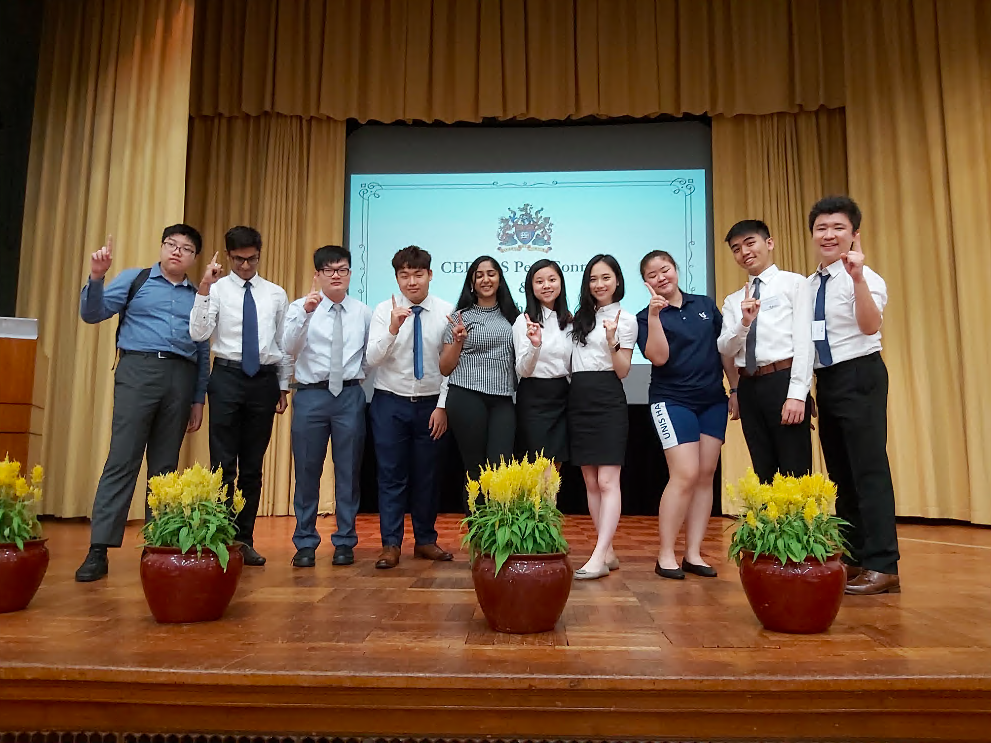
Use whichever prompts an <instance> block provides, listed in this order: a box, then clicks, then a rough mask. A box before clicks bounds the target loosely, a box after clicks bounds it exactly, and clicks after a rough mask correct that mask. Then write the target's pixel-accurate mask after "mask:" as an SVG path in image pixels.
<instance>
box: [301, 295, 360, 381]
mask: <svg viewBox="0 0 991 743" xmlns="http://www.w3.org/2000/svg"><path fill="white" fill-rule="evenodd" d="M305 301H306V298H305V297H304V298H302V299H297V300H296V301H295V302H293V303H292V304H291V305H289V311H288V312H287V313H286V323H285V332H284V333H283V334H282V347H283V348H285V349H286V351H287V352H288V353H290V354H292V355H293V356H295V357H296V381H297V382H302V383H303V384H314V383H315V382H326V381H327V380H328V378H329V377H330V349H331V340H332V338H333V336H334V317H333V313H332V308H333V306H334V303H333V302H331V301H330V300H329V299H327V297H326V296H324V297H323V298H322V299H321V301H320V304H318V305H317V307H316V309H315V310H313V312H310V313H307V312H306V310H304V309H303V302H305ZM341 306H342V309H343V312H344V314H343V316H342V318H341V321H342V322H341V324H342V328H343V331H344V381H345V382H346V381H348V380H349V379H358V380H361V379H364V378H365V346H366V345H367V343H368V324H369V322H370V321H371V316H372V311H371V310H370V309H369V308H368V306H367V305H365V304H362V303H361V302H359V301H358V300H357V299H355V298H354V297H350V296H347V297H344V301H343V302H341Z"/></svg>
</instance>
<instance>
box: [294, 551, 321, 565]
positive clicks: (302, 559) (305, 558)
mask: <svg viewBox="0 0 991 743" xmlns="http://www.w3.org/2000/svg"><path fill="white" fill-rule="evenodd" d="M316 564H317V551H316V550H315V549H313V548H312V547H301V548H300V549H298V550H296V555H295V556H294V557H293V558H292V566H293V567H294V568H312V567H313V566H314V565H316Z"/></svg>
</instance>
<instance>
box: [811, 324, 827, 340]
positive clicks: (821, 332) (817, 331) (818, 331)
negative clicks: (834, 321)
mask: <svg viewBox="0 0 991 743" xmlns="http://www.w3.org/2000/svg"><path fill="white" fill-rule="evenodd" d="M812 340H814V341H824V340H826V321H825V320H813V321H812Z"/></svg>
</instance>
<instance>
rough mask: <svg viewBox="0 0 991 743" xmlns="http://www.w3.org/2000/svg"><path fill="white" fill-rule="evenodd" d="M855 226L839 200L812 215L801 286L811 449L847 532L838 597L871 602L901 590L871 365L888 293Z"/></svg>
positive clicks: (884, 423) (877, 364) (879, 375)
mask: <svg viewBox="0 0 991 743" xmlns="http://www.w3.org/2000/svg"><path fill="white" fill-rule="evenodd" d="M860 219H861V214H860V208H859V207H858V206H857V204H856V203H854V201H853V199H851V198H849V197H847V196H829V197H826V198H824V199H821V200H820V201H819V202H818V203H816V205H815V206H813V207H812V210H811V211H810V212H809V231H810V232H811V233H812V242H813V243H814V244H815V246H816V248H817V249H818V253H819V259H820V263H819V268H818V270H817V271H816V272H815V273H814V274H812V275H811V276H810V277H809V279H808V281H809V288H810V290H811V294H812V307H813V310H812V341H813V343H814V344H815V350H816V360H815V374H816V399H817V402H818V406H819V441H820V443H821V444H822V453H823V456H824V457H825V460H826V468H827V469H828V470H829V476H830V478H831V479H832V480H833V481H834V482H835V483H836V489H837V494H836V514H837V515H838V516H839V517H840V518H842V519H844V520H845V521H847V522H848V523H849V524H850V528H849V529H847V530H846V537H847V539H848V540H849V549H850V557H849V558H844V560H845V561H846V563H847V577H848V582H847V587H846V592H847V593H849V594H855V595H871V594H877V593H897V592H898V591H900V590H901V587H900V582H899V578H898V535H897V531H896V528H895V492H894V487H893V486H892V483H891V468H890V466H889V464H888V451H887V440H888V370H887V368H886V367H885V365H884V361H883V360H882V359H881V321H882V313H883V312H884V306H885V304H887V301H888V290H887V287H886V286H885V283H884V279H882V278H881V277H880V276H879V275H878V274H877V273H875V272H874V271H872V270H871V269H870V268H868V267H867V266H866V265H864V253H863V251H862V250H861V249H860Z"/></svg>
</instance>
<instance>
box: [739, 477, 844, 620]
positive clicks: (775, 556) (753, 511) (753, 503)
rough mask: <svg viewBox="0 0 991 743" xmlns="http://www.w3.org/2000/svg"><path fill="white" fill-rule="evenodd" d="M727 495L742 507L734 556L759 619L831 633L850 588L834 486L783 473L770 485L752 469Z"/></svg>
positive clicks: (822, 480)
mask: <svg viewBox="0 0 991 743" xmlns="http://www.w3.org/2000/svg"><path fill="white" fill-rule="evenodd" d="M727 493H728V494H729V496H730V499H731V500H732V501H735V502H737V503H739V504H740V506H741V508H740V513H739V515H738V516H737V522H736V528H735V530H734V532H733V538H732V541H731V543H730V549H729V557H730V558H731V559H733V560H735V561H736V563H737V565H739V567H740V580H741V582H742V583H743V589H744V592H745V593H746V595H747V599H748V601H749V602H750V606H751V608H752V609H753V610H754V613H755V614H756V615H757V618H758V620H760V622H761V624H762V625H764V627H765V628H766V629H769V630H773V631H778V632H794V633H814V632H824V631H825V630H827V629H828V628H829V626H830V625H831V624H832V623H833V620H834V619H835V618H836V615H837V613H838V612H839V608H840V604H841V602H842V600H843V591H844V588H845V587H846V569H845V568H844V566H843V563H842V562H841V559H840V558H841V557H842V556H843V553H844V550H845V547H844V544H845V543H844V539H843V535H842V528H843V526H844V525H845V522H844V521H843V520H842V519H839V518H837V517H836V516H835V515H833V508H834V505H835V502H836V485H835V484H834V483H833V482H831V481H830V480H829V478H827V477H825V476H824V475H822V474H819V473H816V474H812V475H804V476H802V477H792V476H787V475H781V474H780V473H779V474H777V475H775V476H774V480H773V482H772V483H771V484H769V485H768V484H766V483H761V482H760V480H759V479H758V478H757V475H756V474H754V472H753V470H752V469H751V470H748V471H747V473H746V475H744V476H743V477H742V478H740V480H739V481H738V483H737V485H736V486H735V487H734V486H732V485H730V486H728V487H727Z"/></svg>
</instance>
